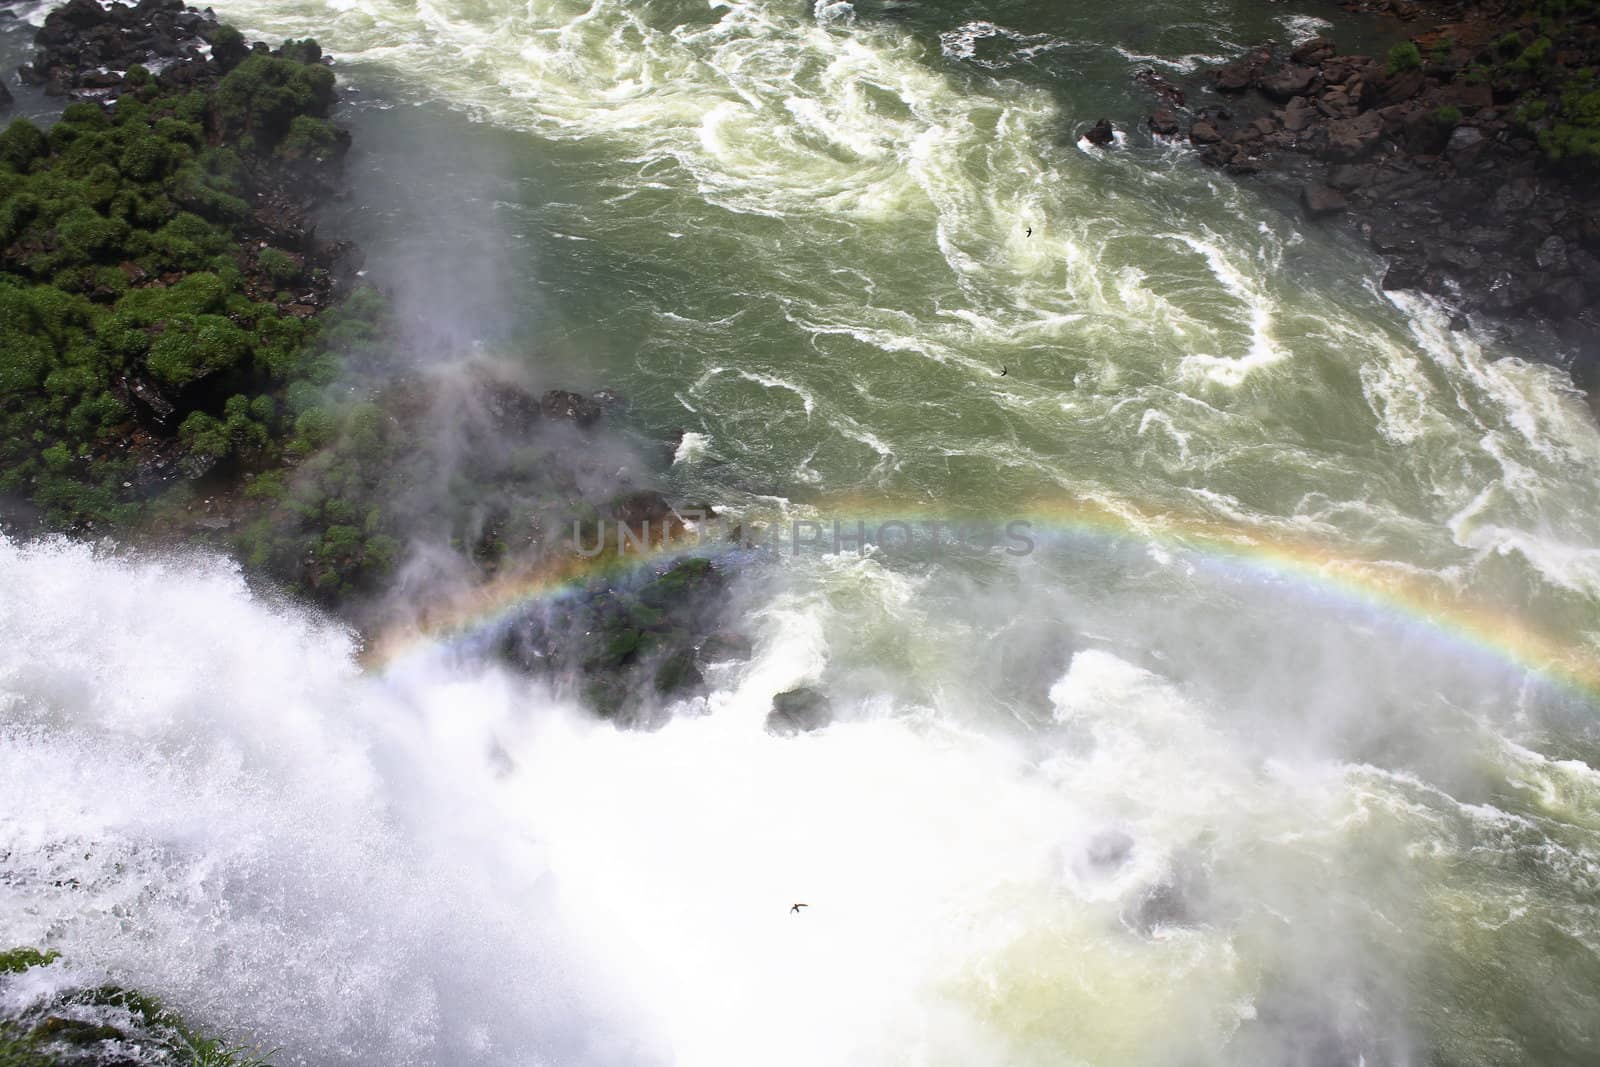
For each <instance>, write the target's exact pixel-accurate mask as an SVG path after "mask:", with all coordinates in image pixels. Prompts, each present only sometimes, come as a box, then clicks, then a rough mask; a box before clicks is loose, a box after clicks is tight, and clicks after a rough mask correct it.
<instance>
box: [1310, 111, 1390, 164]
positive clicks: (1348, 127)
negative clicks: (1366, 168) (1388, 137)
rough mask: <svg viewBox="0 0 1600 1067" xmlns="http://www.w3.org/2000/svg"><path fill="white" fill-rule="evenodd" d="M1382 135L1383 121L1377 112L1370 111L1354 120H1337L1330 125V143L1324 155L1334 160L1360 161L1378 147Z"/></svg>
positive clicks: (1324, 149) (1324, 150)
mask: <svg viewBox="0 0 1600 1067" xmlns="http://www.w3.org/2000/svg"><path fill="white" fill-rule="evenodd" d="M1382 135H1383V120H1382V118H1380V117H1379V116H1378V114H1377V113H1376V112H1372V111H1369V112H1366V113H1365V114H1362V115H1358V116H1356V117H1355V118H1353V119H1335V120H1334V121H1332V122H1330V123H1329V124H1328V143H1327V146H1326V147H1324V148H1323V150H1322V155H1323V157H1324V158H1326V159H1332V160H1342V161H1350V160H1356V159H1360V158H1361V157H1362V156H1365V155H1366V154H1367V153H1369V152H1371V151H1372V149H1373V148H1374V147H1376V146H1377V143H1378V139H1379V138H1380V137H1381V136H1382Z"/></svg>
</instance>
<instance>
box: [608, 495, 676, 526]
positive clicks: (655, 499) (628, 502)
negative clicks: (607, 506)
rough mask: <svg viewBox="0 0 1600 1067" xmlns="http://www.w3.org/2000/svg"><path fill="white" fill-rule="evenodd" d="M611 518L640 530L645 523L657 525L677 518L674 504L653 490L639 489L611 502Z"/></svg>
mask: <svg viewBox="0 0 1600 1067" xmlns="http://www.w3.org/2000/svg"><path fill="white" fill-rule="evenodd" d="M611 517H612V518H614V519H616V520H617V521H618V522H620V523H622V524H624V525H626V526H631V527H635V528H638V527H640V526H642V524H643V523H646V522H648V523H650V524H652V525H655V524H657V523H660V522H663V521H665V520H668V519H672V518H674V517H675V514H674V512H673V510H672V504H671V502H670V501H668V500H667V498H666V497H664V496H662V495H661V494H660V493H658V492H656V491H655V490H653V489H639V490H635V491H634V492H631V493H623V494H622V495H621V496H618V497H614V498H613V499H612V501H611Z"/></svg>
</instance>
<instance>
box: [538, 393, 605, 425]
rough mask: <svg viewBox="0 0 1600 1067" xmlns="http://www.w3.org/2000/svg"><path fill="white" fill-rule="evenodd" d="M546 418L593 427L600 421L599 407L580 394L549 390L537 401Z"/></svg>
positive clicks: (600, 411)
mask: <svg viewBox="0 0 1600 1067" xmlns="http://www.w3.org/2000/svg"><path fill="white" fill-rule="evenodd" d="M539 407H540V409H541V410H542V411H543V412H544V415H545V417H546V418H550V419H561V420H564V421H567V422H570V423H573V424H574V425H577V426H581V427H588V426H593V425H594V424H595V423H596V422H598V421H600V415H601V413H602V410H601V407H600V405H599V404H597V403H595V401H593V400H591V399H590V398H589V397H586V396H584V395H583V394H582V393H572V392H568V391H567V390H565V389H551V390H550V391H549V392H547V393H545V394H544V396H543V397H541V398H540V400H539Z"/></svg>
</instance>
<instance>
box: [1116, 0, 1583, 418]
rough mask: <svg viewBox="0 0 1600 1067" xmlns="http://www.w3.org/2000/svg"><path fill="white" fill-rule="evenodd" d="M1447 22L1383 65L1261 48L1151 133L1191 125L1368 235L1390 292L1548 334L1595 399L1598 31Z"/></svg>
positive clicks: (1334, 53)
mask: <svg viewBox="0 0 1600 1067" xmlns="http://www.w3.org/2000/svg"><path fill="white" fill-rule="evenodd" d="M1385 6H1386V9H1387V10H1389V12H1390V13H1391V14H1396V13H1398V12H1396V11H1395V10H1394V5H1393V4H1388V5H1385ZM1439 6H1440V7H1441V9H1443V11H1445V12H1448V13H1450V14H1452V16H1453V18H1454V21H1452V22H1450V23H1448V24H1446V25H1444V26H1442V27H1440V28H1439V29H1436V30H1432V31H1429V32H1427V33H1423V34H1420V35H1418V36H1417V37H1416V38H1415V39H1414V40H1413V41H1412V42H1410V43H1405V44H1402V45H1400V46H1397V47H1396V49H1395V50H1394V51H1393V52H1392V53H1391V54H1390V55H1388V56H1384V57H1373V56H1366V55H1355V54H1345V53H1341V52H1340V51H1339V49H1338V47H1337V45H1336V43H1335V42H1334V41H1333V40H1331V39H1329V38H1326V37H1321V38H1316V39H1314V40H1310V41H1307V42H1304V43H1302V44H1300V45H1298V46H1296V47H1295V48H1293V49H1289V50H1285V49H1282V48H1274V47H1263V48H1258V49H1255V50H1253V51H1251V52H1249V53H1247V54H1246V55H1244V56H1242V57H1240V58H1239V59H1238V60H1235V61H1234V62H1232V63H1229V64H1227V65H1226V66H1223V67H1221V68H1218V69H1215V70H1213V71H1210V72H1209V73H1208V74H1206V75H1205V81H1204V84H1203V86H1202V87H1201V88H1200V90H1199V92H1198V93H1191V94H1189V99H1190V100H1191V101H1197V102H1199V104H1200V106H1199V107H1197V108H1195V109H1194V110H1192V111H1184V110H1178V109H1175V108H1173V107H1172V105H1171V102H1170V97H1168V96H1163V97H1162V103H1163V107H1162V108H1161V109H1159V110H1158V111H1157V112H1156V113H1155V114H1152V116H1151V120H1150V127H1151V129H1152V131H1153V132H1157V133H1160V134H1162V135H1165V136H1171V133H1170V132H1169V131H1171V129H1172V126H1173V120H1174V119H1176V120H1177V121H1178V122H1179V124H1180V126H1181V125H1182V124H1183V123H1185V122H1186V123H1187V137H1188V140H1189V142H1190V143H1191V144H1192V145H1193V146H1194V147H1195V148H1196V150H1197V151H1198V153H1199V155H1200V158H1201V159H1203V160H1204V161H1205V162H1207V163H1209V164H1211V165H1213V166H1216V167H1219V168H1221V169H1223V170H1225V171H1227V172H1228V173H1230V174H1234V175H1238V176H1246V175H1258V174H1259V175H1262V176H1263V178H1264V179H1266V180H1269V181H1274V182H1281V183H1283V184H1285V185H1287V186H1288V188H1289V190H1291V191H1292V192H1293V193H1294V195H1295V197H1296V199H1297V200H1298V201H1299V203H1300V205H1301V208H1302V210H1304V211H1305V213H1306V214H1307V215H1308V216H1309V217H1310V218H1312V219H1315V220H1318V221H1319V222H1323V223H1326V224H1338V225H1347V226H1350V227H1353V228H1354V229H1355V230H1356V231H1357V232H1358V233H1360V234H1361V235H1362V236H1364V237H1365V238H1366V239H1367V240H1368V241H1369V242H1370V244H1371V246H1372V247H1373V249H1374V250H1375V251H1376V252H1378V253H1379V254H1380V255H1382V256H1383V257H1384V258H1385V260H1386V264H1385V267H1384V271H1383V275H1382V284H1383V287H1384V288H1386V289H1417V290H1421V291H1424V292H1427V293H1430V294H1432V295H1434V296H1437V297H1439V298H1441V299H1443V300H1445V301H1446V302H1447V303H1448V304H1449V305H1451V306H1452V307H1453V308H1454V309H1455V310H1456V311H1457V312H1458V314H1459V315H1460V316H1471V315H1476V314H1483V315H1488V316H1498V317H1506V316H1517V317H1522V316H1528V317H1533V318H1537V319H1540V320H1543V321H1545V322H1547V323H1548V324H1550V325H1551V326H1552V327H1553V328H1554V329H1556V330H1557V331H1558V332H1559V333H1560V335H1561V336H1562V337H1563V339H1564V340H1565V341H1566V342H1567V343H1568V344H1569V345H1570V346H1571V349H1572V350H1575V351H1576V352H1577V353H1578V354H1577V356H1576V358H1575V361H1574V363H1573V365H1572V369H1573V372H1574V375H1575V376H1576V377H1577V379H1578V380H1579V382H1580V384H1583V385H1585V386H1586V387H1588V386H1592V385H1593V384H1594V383H1595V379H1596V377H1597V375H1596V366H1597V362H1596V361H1597V359H1600V314H1597V312H1596V305H1597V303H1600V128H1596V129H1593V130H1592V131H1591V130H1590V128H1589V127H1586V126H1583V125H1582V123H1583V122H1585V121H1590V120H1595V119H1600V115H1591V114H1589V112H1590V111H1594V110H1595V108H1594V107H1591V106H1590V103H1589V102H1592V100H1597V99H1600V96H1595V97H1588V96H1584V95H1583V93H1584V92H1591V93H1592V92H1594V90H1595V89H1597V88H1600V85H1596V84H1591V80H1590V79H1591V75H1590V74H1589V73H1588V71H1589V70H1590V69H1591V68H1593V67H1595V66H1596V65H1600V29H1597V28H1596V27H1594V26H1592V25H1589V20H1584V19H1581V18H1574V19H1572V20H1569V21H1564V22H1563V21H1559V20H1555V19H1551V18H1543V19H1541V20H1539V21H1535V20H1534V15H1533V14H1529V15H1527V16H1524V15H1523V14H1522V10H1523V7H1524V5H1522V4H1520V3H1518V2H1516V0H1510V2H1508V3H1506V4H1503V5H1501V6H1499V7H1496V8H1494V10H1493V11H1488V10H1487V9H1485V8H1484V7H1482V6H1479V5H1474V4H1463V3H1459V2H1457V3H1454V4H1449V5H1439ZM1422 10H1423V9H1422V8H1420V7H1417V6H1415V5H1411V6H1409V7H1408V8H1407V13H1408V15H1407V17H1413V18H1414V17H1416V16H1417V15H1418V14H1419V12H1421V11H1422ZM1141 80H1148V79H1141ZM1207 98H1209V99H1207ZM1585 108H1587V109H1588V111H1586V110H1585ZM1158 115H1159V120H1158V117H1157V116H1158ZM1585 153H1592V158H1591V156H1589V155H1586V154H1585Z"/></svg>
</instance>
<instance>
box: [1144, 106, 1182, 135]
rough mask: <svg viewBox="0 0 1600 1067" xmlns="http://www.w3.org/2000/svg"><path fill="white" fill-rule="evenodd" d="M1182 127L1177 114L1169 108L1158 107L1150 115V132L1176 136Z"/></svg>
mask: <svg viewBox="0 0 1600 1067" xmlns="http://www.w3.org/2000/svg"><path fill="white" fill-rule="evenodd" d="M1180 128H1181V127H1180V126H1179V125H1178V116H1177V114H1176V113H1175V112H1173V111H1172V110H1171V109H1169V108H1164V107H1163V108H1158V109H1157V110H1156V111H1155V112H1154V113H1153V114H1152V115H1151V116H1150V132H1151V133H1153V134H1155V135H1156V136H1157V137H1176V136H1177V135H1178V132H1179V130H1180Z"/></svg>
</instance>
